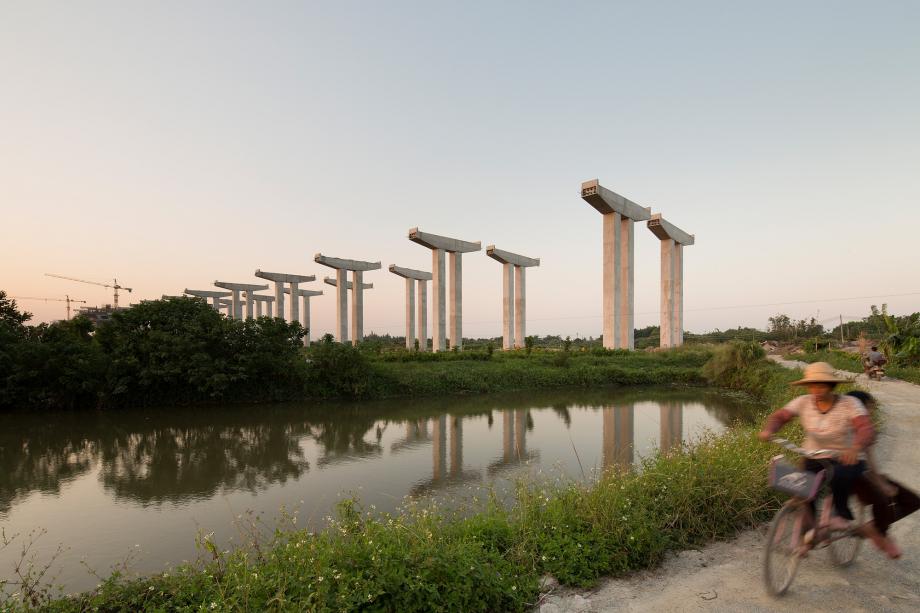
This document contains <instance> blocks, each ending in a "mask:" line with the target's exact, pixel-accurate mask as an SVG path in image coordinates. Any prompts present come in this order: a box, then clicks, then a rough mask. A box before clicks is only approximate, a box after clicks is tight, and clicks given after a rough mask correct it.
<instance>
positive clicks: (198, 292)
mask: <svg viewBox="0 0 920 613" xmlns="http://www.w3.org/2000/svg"><path fill="white" fill-rule="evenodd" d="M182 293H183V294H188V295H189V296H195V297H196V298H226V297H227V296H229V295H230V294H232V293H233V292H215V291H211V290H203V289H185V290H183V291H182Z"/></svg>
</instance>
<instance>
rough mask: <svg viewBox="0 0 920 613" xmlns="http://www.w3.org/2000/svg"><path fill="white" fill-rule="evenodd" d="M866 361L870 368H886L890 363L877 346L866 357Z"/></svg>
mask: <svg viewBox="0 0 920 613" xmlns="http://www.w3.org/2000/svg"><path fill="white" fill-rule="evenodd" d="M866 361H867V362H868V363H869V365H870V366H884V365H885V364H887V363H888V358H886V357H885V354H884V353H882V352H881V351H879V350H878V347H877V346H875V345H873V346H872V348H871V349H869V353H868V354H867V355H866Z"/></svg>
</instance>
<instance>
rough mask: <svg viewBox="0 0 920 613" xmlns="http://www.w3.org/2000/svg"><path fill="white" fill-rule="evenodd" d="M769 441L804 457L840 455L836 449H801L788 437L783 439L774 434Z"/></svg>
mask: <svg viewBox="0 0 920 613" xmlns="http://www.w3.org/2000/svg"><path fill="white" fill-rule="evenodd" d="M770 442H771V443H776V444H777V445H779V446H780V447H785V448H786V449H788V450H789V451H792V452H795V453H797V454H799V455H800V456H802V457H805V458H813V457H815V456H816V455H826V456H830V457H831V458H838V457H840V452H839V451H837V450H836V449H815V450H814V451H809V450H807V449H802V448H801V447H799V446H798V445H796V444H795V443H793V442H792V441H790V440H788V439H784V438H781V437H778V436H774V437H773V438H771V439H770ZM825 459H827V458H825Z"/></svg>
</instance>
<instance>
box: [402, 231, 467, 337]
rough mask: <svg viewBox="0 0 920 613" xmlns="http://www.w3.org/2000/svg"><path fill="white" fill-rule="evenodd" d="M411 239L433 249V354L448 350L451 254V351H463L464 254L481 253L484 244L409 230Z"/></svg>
mask: <svg viewBox="0 0 920 613" xmlns="http://www.w3.org/2000/svg"><path fill="white" fill-rule="evenodd" d="M409 240H411V241H412V242H414V243H417V244H419V245H422V246H424V247H427V248H429V249H431V296H432V298H431V300H432V304H431V319H432V323H431V348H432V351H444V350H446V349H447V343H446V338H445V337H446V335H447V321H446V317H445V315H446V309H445V299H446V298H447V297H448V296H447V294H448V292H447V291H446V289H447V288H446V287H445V280H446V275H445V268H446V263H445V253H449V254H450V272H451V279H450V292H449V297H450V345H451V349H454V348H456V349H457V350H460V349H462V348H463V287H462V284H463V260H462V255H463V254H464V253H468V252H472V251H479V250H480V249H481V248H482V243H480V242H478V241H477V242H469V241H462V240H459V239H456V238H449V237H446V236H439V235H437V234H431V233H429V232H422V231H421V230H419V229H418V228H411V229H410V230H409Z"/></svg>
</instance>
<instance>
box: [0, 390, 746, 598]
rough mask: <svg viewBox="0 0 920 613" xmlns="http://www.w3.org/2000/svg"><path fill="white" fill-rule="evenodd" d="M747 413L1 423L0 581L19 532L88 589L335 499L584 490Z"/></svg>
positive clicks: (422, 408) (618, 400) (465, 403)
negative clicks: (204, 537)
mask: <svg viewBox="0 0 920 613" xmlns="http://www.w3.org/2000/svg"><path fill="white" fill-rule="evenodd" d="M750 415H751V409H750V407H749V406H746V405H745V404H743V403H741V402H740V401H739V400H737V399H734V398H732V397H729V396H726V395H723V394H721V393H719V392H717V391H714V390H705V389H677V390H675V389H623V388H618V389H602V390H592V391H571V390H568V391H552V392H545V391H544V392H528V393H514V394H510V393H509V394H500V395H482V396H465V397H446V398H436V399H431V398H427V399H398V400H387V401H372V402H361V403H327V404H321V405H316V404H313V405H310V406H303V405H260V406H231V407H208V408H186V409H166V410H156V411H153V410H144V411H121V412H91V413H51V414H49V413H41V414H13V415H10V414H7V415H4V416H3V417H2V418H0V419H2V420H3V423H4V427H3V428H2V431H0V528H2V529H3V531H4V533H5V534H6V535H7V537H8V538H9V537H10V536H12V535H18V537H17V540H16V541H15V542H14V544H13V545H10V546H8V547H6V548H3V549H2V550H0V579H11V578H12V576H11V573H12V570H11V569H12V564H13V563H14V562H15V561H16V560H17V559H19V557H20V551H21V543H22V542H23V540H24V539H28V538H29V534H30V533H32V534H33V535H38V534H41V536H40V538H38V540H37V541H36V543H35V546H34V548H33V550H34V552H35V554H36V556H37V560H39V561H43V560H47V559H49V558H50V556H51V555H52V554H53V552H54V550H55V549H56V548H57V547H58V546H59V545H63V546H64V548H65V549H64V552H63V554H61V555H60V557H59V558H58V559H57V562H56V565H55V571H56V572H59V575H58V578H57V583H60V584H62V585H64V587H65V589H66V590H67V591H68V592H72V591H77V590H83V589H88V588H91V587H94V586H95V585H96V583H97V582H98V579H97V578H96V577H93V576H92V575H91V574H90V573H88V572H87V570H86V567H87V566H88V567H90V568H92V569H94V570H95V571H97V572H98V573H99V574H101V575H103V576H107V575H108V574H110V572H111V570H112V568H113V566H114V565H117V564H118V563H119V562H120V561H123V560H125V559H126V558H128V557H130V558H131V560H132V564H131V569H132V570H133V571H135V572H138V573H141V574H147V573H151V572H159V571H162V570H165V569H166V568H167V567H168V566H169V565H175V564H178V563H180V562H182V561H184V560H191V559H194V558H195V557H196V556H197V555H198V552H197V551H196V548H195V536H196V533H198V532H199V531H201V532H212V531H213V532H214V533H215V537H216V538H217V540H218V541H219V542H222V543H227V542H232V539H234V538H237V539H238V538H239V537H238V534H237V530H238V529H237V524H238V522H239V517H240V516H256V517H261V518H262V520H263V521H264V522H265V523H266V525H269V526H271V525H273V522H274V521H275V517H277V515H278V511H279V509H280V508H281V507H285V508H286V509H288V510H290V511H297V513H298V520H299V523H298V525H299V526H314V527H318V528H321V526H322V523H323V517H325V516H326V515H328V514H329V513H330V512H331V510H332V509H333V507H334V506H335V504H336V502H337V501H338V500H341V497H342V496H349V495H355V496H358V497H360V499H361V501H362V503H363V504H364V505H365V506H366V507H370V506H371V505H373V506H374V508H376V509H377V510H380V511H391V510H394V509H396V508H397V507H398V506H399V505H400V504H401V503H402V502H403V500H404V499H405V497H406V496H416V497H432V496H434V497H438V498H441V499H444V500H446V501H448V503H451V502H455V501H458V500H462V499H463V497H464V496H468V495H469V492H470V491H472V490H475V489H476V488H480V487H496V488H504V487H506V486H507V485H508V484H509V483H511V482H513V481H514V480H515V479H518V478H520V477H532V478H543V477H544V476H548V477H550V478H554V477H566V478H574V479H593V478H596V476H597V474H598V472H599V471H600V470H602V469H604V468H606V467H611V466H619V467H623V468H626V467H630V466H632V465H634V464H635V463H636V462H637V461H638V460H639V459H641V458H642V457H646V456H648V455H650V454H652V453H654V452H655V450H656V449H659V448H663V449H667V448H670V447H673V446H675V445H679V444H680V443H681V441H692V440H693V439H694V438H697V437H699V436H700V435H702V434H703V433H704V432H706V431H715V432H718V431H720V430H722V429H723V428H725V427H726V425H727V424H729V423H731V422H732V421H734V420H742V421H744V420H748V419H750ZM39 531H40V532H39ZM41 532H43V533H41ZM235 534H236V535H237V536H236V537H234V535H235Z"/></svg>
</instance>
